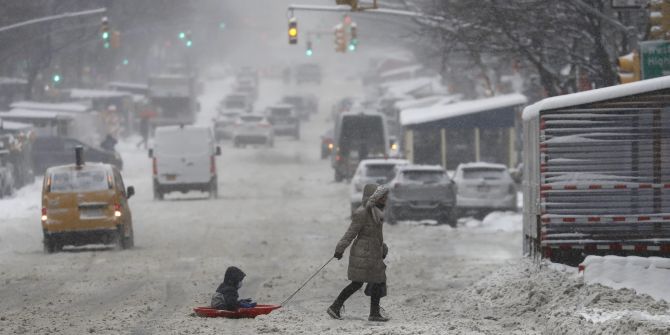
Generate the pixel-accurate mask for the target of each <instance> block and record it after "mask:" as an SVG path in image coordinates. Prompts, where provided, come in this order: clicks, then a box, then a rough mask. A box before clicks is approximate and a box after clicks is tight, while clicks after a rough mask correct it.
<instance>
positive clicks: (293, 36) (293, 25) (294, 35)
mask: <svg viewBox="0 0 670 335" xmlns="http://www.w3.org/2000/svg"><path fill="white" fill-rule="evenodd" d="M288 44H298V20H297V19H296V18H294V17H292V18H290V19H289V20H288Z"/></svg>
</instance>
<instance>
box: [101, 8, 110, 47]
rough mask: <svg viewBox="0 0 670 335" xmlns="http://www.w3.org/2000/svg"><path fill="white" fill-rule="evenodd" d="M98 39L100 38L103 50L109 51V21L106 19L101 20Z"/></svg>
mask: <svg viewBox="0 0 670 335" xmlns="http://www.w3.org/2000/svg"><path fill="white" fill-rule="evenodd" d="M100 37H102V46H103V47H104V48H105V49H109V47H110V43H109V38H110V37H111V36H110V33H109V19H107V17H106V16H105V17H103V18H102V22H101V26H100Z"/></svg>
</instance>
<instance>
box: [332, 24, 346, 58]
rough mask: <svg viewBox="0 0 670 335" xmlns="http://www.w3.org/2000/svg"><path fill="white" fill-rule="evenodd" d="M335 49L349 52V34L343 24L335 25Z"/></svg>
mask: <svg viewBox="0 0 670 335" xmlns="http://www.w3.org/2000/svg"><path fill="white" fill-rule="evenodd" d="M335 51H337V52H347V36H346V34H345V31H344V26H343V25H342V24H338V25H337V26H335Z"/></svg>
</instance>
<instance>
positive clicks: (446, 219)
mask: <svg viewBox="0 0 670 335" xmlns="http://www.w3.org/2000/svg"><path fill="white" fill-rule="evenodd" d="M440 223H442V224H448V225H449V226H451V227H452V228H456V226H457V225H458V215H457V214H456V210H455V209H452V210H449V211H448V212H447V213H445V214H444V216H443V217H442V219H441V220H440Z"/></svg>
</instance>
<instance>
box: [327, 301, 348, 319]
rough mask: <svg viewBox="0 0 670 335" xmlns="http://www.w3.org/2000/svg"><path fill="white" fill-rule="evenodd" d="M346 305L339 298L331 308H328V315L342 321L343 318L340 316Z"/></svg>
mask: <svg viewBox="0 0 670 335" xmlns="http://www.w3.org/2000/svg"><path fill="white" fill-rule="evenodd" d="M343 305H344V300H342V299H340V297H337V299H335V301H334V302H333V304H332V305H330V307H328V310H326V313H328V315H330V317H331V318H333V319H337V320H342V316H341V315H340V310H341V309H342V306H343Z"/></svg>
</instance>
